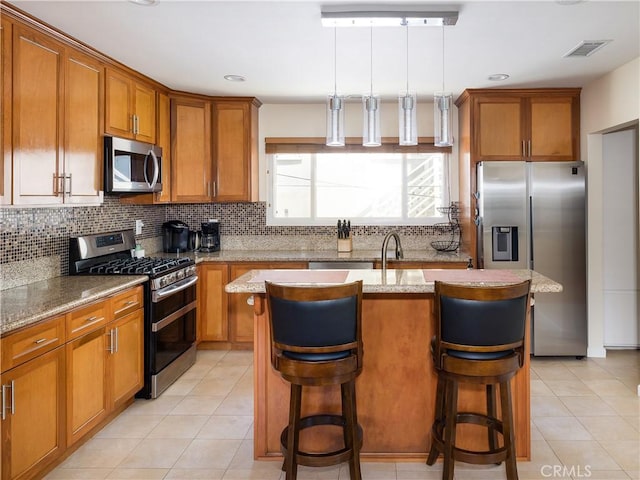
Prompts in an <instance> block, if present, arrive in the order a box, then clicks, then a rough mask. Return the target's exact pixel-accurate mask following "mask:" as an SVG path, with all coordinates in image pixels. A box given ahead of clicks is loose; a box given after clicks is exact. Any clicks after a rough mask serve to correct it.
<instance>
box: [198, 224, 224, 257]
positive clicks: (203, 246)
mask: <svg viewBox="0 0 640 480" xmlns="http://www.w3.org/2000/svg"><path fill="white" fill-rule="evenodd" d="M218 250H220V222H218V220H209V221H208V222H204V223H203V224H202V237H201V239H200V251H201V252H217V251H218Z"/></svg>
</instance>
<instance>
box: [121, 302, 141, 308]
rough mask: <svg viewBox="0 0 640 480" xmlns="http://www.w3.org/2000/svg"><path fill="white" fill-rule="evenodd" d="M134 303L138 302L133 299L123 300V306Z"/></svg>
mask: <svg viewBox="0 0 640 480" xmlns="http://www.w3.org/2000/svg"><path fill="white" fill-rule="evenodd" d="M134 303H138V302H136V301H135V300H129V301H128V302H124V305H123V306H124V307H128V306H129V305H133V304H134Z"/></svg>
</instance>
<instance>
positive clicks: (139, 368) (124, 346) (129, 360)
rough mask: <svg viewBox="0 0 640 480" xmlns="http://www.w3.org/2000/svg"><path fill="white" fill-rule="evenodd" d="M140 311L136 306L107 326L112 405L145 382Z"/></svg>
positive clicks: (116, 404)
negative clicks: (133, 309) (130, 311)
mask: <svg viewBox="0 0 640 480" xmlns="http://www.w3.org/2000/svg"><path fill="white" fill-rule="evenodd" d="M143 327H144V315H143V310H142V309H139V310H136V311H135V312H133V313H130V314H129V315H126V316H124V317H122V318H121V319H120V320H116V321H114V322H112V323H110V324H109V325H108V326H107V330H108V331H107V333H108V336H109V339H108V340H109V341H110V344H109V347H110V356H109V362H110V367H111V368H110V370H111V373H110V375H109V377H110V379H111V401H112V405H113V408H118V407H119V406H120V405H122V403H124V402H126V401H127V400H129V399H130V398H131V397H133V396H134V395H135V394H136V392H138V391H139V390H140V389H141V388H142V386H143V385H144V377H143V368H144V365H143V361H144V360H143V358H144V357H143V353H144V352H143V348H144V346H143V335H144V332H143Z"/></svg>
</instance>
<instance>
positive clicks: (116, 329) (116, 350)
mask: <svg viewBox="0 0 640 480" xmlns="http://www.w3.org/2000/svg"><path fill="white" fill-rule="evenodd" d="M115 332H116V348H115V352H114V353H118V343H119V342H118V327H116V328H115Z"/></svg>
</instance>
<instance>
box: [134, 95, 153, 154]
mask: <svg viewBox="0 0 640 480" xmlns="http://www.w3.org/2000/svg"><path fill="white" fill-rule="evenodd" d="M133 90H134V96H133V98H134V107H133V113H134V115H135V116H136V124H135V138H136V140H140V141H141V142H147V143H154V144H155V143H156V91H155V90H154V89H152V88H151V87H147V86H146V85H142V84H140V83H135V84H134V87H133Z"/></svg>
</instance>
